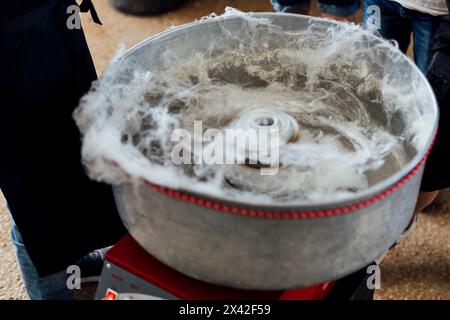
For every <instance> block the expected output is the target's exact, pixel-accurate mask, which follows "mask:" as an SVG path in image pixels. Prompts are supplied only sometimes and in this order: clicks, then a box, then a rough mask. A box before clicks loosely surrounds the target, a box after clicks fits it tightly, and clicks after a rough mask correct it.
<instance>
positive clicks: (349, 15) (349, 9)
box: [319, 0, 359, 21]
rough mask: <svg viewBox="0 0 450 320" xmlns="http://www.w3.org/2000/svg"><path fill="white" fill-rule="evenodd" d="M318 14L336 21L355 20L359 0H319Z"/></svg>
mask: <svg viewBox="0 0 450 320" xmlns="http://www.w3.org/2000/svg"><path fill="white" fill-rule="evenodd" d="M319 8H320V16H321V17H323V18H331V19H334V20H338V21H355V13H356V12H357V11H358V9H359V0H319Z"/></svg>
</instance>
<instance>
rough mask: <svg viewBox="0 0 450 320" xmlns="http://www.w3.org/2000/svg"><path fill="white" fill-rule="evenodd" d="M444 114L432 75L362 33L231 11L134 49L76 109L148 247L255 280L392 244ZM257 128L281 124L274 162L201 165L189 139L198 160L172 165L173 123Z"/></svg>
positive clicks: (317, 274)
mask: <svg viewBox="0 0 450 320" xmlns="http://www.w3.org/2000/svg"><path fill="white" fill-rule="evenodd" d="M437 117H438V114H437V107H436V102H435V99H434V96H433V93H432V90H431V88H430V86H429V85H428V83H427V81H426V79H425V77H424V76H423V75H422V74H421V73H420V71H419V70H418V69H417V68H416V67H415V66H414V64H413V63H412V62H411V61H410V60H409V59H408V58H407V57H406V56H404V55H403V54H402V53H400V51H399V50H398V49H396V48H395V47H394V46H393V45H391V44H390V43H388V42H386V41H384V40H381V39H379V38H377V37H376V36H374V35H372V34H370V33H369V32H368V31H363V30H360V29H358V28H357V27H355V26H351V25H347V24H341V23H337V22H333V21H330V20H323V19H318V18H313V17H306V16H301V15H289V14H274V13H271V14H268V13H261V14H242V13H239V12H235V11H231V12H230V11H229V12H228V13H226V14H225V15H223V16H219V17H210V18H207V19H203V20H201V21H197V22H194V23H191V24H187V25H183V26H181V27H177V28H173V29H170V30H168V31H166V32H163V33H161V34H159V35H156V36H154V37H152V38H150V39H148V40H145V41H144V42H142V43H140V44H138V45H137V46H136V47H134V48H132V49H131V50H129V51H127V52H126V53H125V54H123V55H122V56H121V57H120V58H119V59H118V60H117V61H116V62H114V63H113V64H112V65H111V66H110V67H109V68H108V69H107V71H106V72H105V74H104V75H103V76H102V78H101V79H100V81H99V82H98V83H97V84H96V85H95V86H94V90H92V91H91V92H90V93H89V94H88V95H87V96H86V97H85V98H84V99H83V101H82V103H81V107H80V108H79V109H78V110H77V112H76V114H75V118H76V120H77V123H78V125H79V127H80V128H81V131H82V132H83V134H84V144H83V159H84V162H85V164H86V166H87V168H88V169H89V173H90V175H91V177H92V178H94V179H97V180H100V181H106V182H108V183H110V184H112V185H114V186H115V187H114V189H115V196H116V201H117V205H118V208H119V211H120V213H121V216H122V219H123V221H124V223H125V225H126V227H127V228H128V230H129V231H130V233H131V235H132V236H133V238H134V239H135V240H136V241H137V242H138V243H139V244H140V245H141V246H142V247H143V248H144V249H145V250H147V251H148V252H149V253H150V254H151V255H153V256H154V257H156V258H157V259H158V260H160V261H161V262H163V263H164V264H166V265H168V266H170V267H172V268H174V269H176V270H178V271H180V272H182V273H184V274H186V275H188V276H191V277H193V278H196V279H201V280H203V281H207V282H211V283H215V284H220V285H225V286H229V287H234V288H246V289H261V290H275V289H286V288H301V287H305V286H309V285H312V284H316V283H323V282H326V281H328V280H331V279H337V278H340V277H342V276H344V275H347V274H349V273H351V272H353V271H355V270H358V269H359V268H361V267H363V266H365V265H367V264H368V263H370V262H371V261H373V260H374V259H376V258H378V257H380V256H381V255H382V254H383V253H384V252H386V250H388V248H389V247H390V246H391V245H392V244H393V243H395V241H396V240H397V239H398V238H399V237H400V235H401V234H402V232H403V230H404V229H405V228H406V227H407V225H408V223H409V222H410V219H411V217H412V214H413V210H414V206H415V202H416V197H417V194H418V191H419V186H420V181H421V177H422V171H423V166H424V162H425V160H426V156H427V152H428V150H429V148H430V145H431V143H432V140H433V137H434V134H435V131H436V123H437ZM197 120H199V121H202V125H203V127H202V128H200V129H198V130H200V131H198V130H197V129H196V128H195V124H194V122H195V121H197ZM249 127H251V128H253V127H255V128H261V127H263V128H267V127H269V128H272V127H275V128H276V129H277V136H278V138H279V139H278V144H277V148H279V161H278V162H277V163H276V165H277V167H276V169H277V170H276V172H275V173H273V174H266V175H264V174H261V169H267V168H269V169H271V166H272V164H270V163H269V164H267V163H260V162H258V161H256V163H253V164H249V163H247V159H244V162H243V163H237V164H223V165H221V164H218V163H214V164H208V165H205V164H204V163H201V161H200V162H198V161H195V159H199V155H198V152H191V151H192V150H194V149H195V146H194V147H193V148H192V149H188V151H189V154H188V156H187V159H193V160H194V161H193V163H191V164H189V165H187V164H174V161H173V157H171V156H173V146H174V145H176V143H178V140H177V141H175V142H174V140H173V139H171V138H173V135H172V133H173V131H174V130H175V129H177V128H183V129H185V130H187V132H188V133H189V132H190V133H192V136H191V137H193V138H194V142H193V143H192V144H193V145H195V143H196V142H195V137H198V136H202V134H204V133H205V131H206V130H207V129H210V128H216V129H218V132H222V131H221V130H224V128H241V129H242V128H244V129H248V128H249ZM196 130H197V132H196ZM171 135H172V136H171ZM211 141H212V140H211V139H209V140H208V141H207V143H205V142H203V144H202V143H200V147H199V148H200V149H197V151H198V150H203V151H204V150H205V149H204V147H205V146H207V145H210V144H211ZM214 141H217V140H214ZM192 144H191V143H189V146H192ZM202 148H203V149H202ZM244 149H245V154H247V155H248V154H249V153H251V152H253V151H254V150H253V149H251V148H244ZM225 151H227V150H226V148H225ZM184 152H187V151H184ZM183 155H184V153H183ZM244 158H245V157H244Z"/></svg>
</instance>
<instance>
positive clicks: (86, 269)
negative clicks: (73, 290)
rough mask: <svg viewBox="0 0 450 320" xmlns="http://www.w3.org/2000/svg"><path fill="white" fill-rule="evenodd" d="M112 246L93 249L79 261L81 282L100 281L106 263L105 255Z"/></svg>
mask: <svg viewBox="0 0 450 320" xmlns="http://www.w3.org/2000/svg"><path fill="white" fill-rule="evenodd" d="M109 249H110V248H109V247H108V248H103V249H99V250H95V251H92V252H91V253H89V254H88V255H86V256H85V257H83V258H81V259H80V260H79V261H78V262H77V266H78V267H80V272H81V283H82V284H83V283H89V282H98V281H99V280H100V275H101V273H102V270H103V264H104V263H105V255H106V252H108V250H109Z"/></svg>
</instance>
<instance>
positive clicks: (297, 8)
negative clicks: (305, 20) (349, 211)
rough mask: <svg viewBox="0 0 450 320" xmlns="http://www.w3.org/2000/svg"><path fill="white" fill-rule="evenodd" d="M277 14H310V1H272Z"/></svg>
mask: <svg viewBox="0 0 450 320" xmlns="http://www.w3.org/2000/svg"><path fill="white" fill-rule="evenodd" d="M271 2H272V5H273V9H274V10H275V11H277V12H286V13H299V14H308V12H309V0H271Z"/></svg>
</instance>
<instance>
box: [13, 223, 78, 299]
mask: <svg viewBox="0 0 450 320" xmlns="http://www.w3.org/2000/svg"><path fill="white" fill-rule="evenodd" d="M11 240H12V243H13V244H14V246H15V248H16V255H17V261H18V263H19V267H20V271H21V273H22V278H23V282H24V284H25V288H26V290H27V293H28V296H29V298H30V299H31V300H72V299H73V298H74V296H73V291H72V290H69V289H68V288H67V284H66V276H67V275H66V272H65V270H64V271H61V272H58V273H55V274H52V275H50V276H47V277H40V276H39V274H38V272H37V271H36V268H35V267H34V264H33V262H32V261H31V259H30V256H29V255H28V252H27V250H26V248H25V246H24V244H23V241H22V237H21V235H20V232H19V230H18V229H17V226H16V225H15V223H14V221H13V220H12V219H11ZM56 254H57V253H56Z"/></svg>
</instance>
